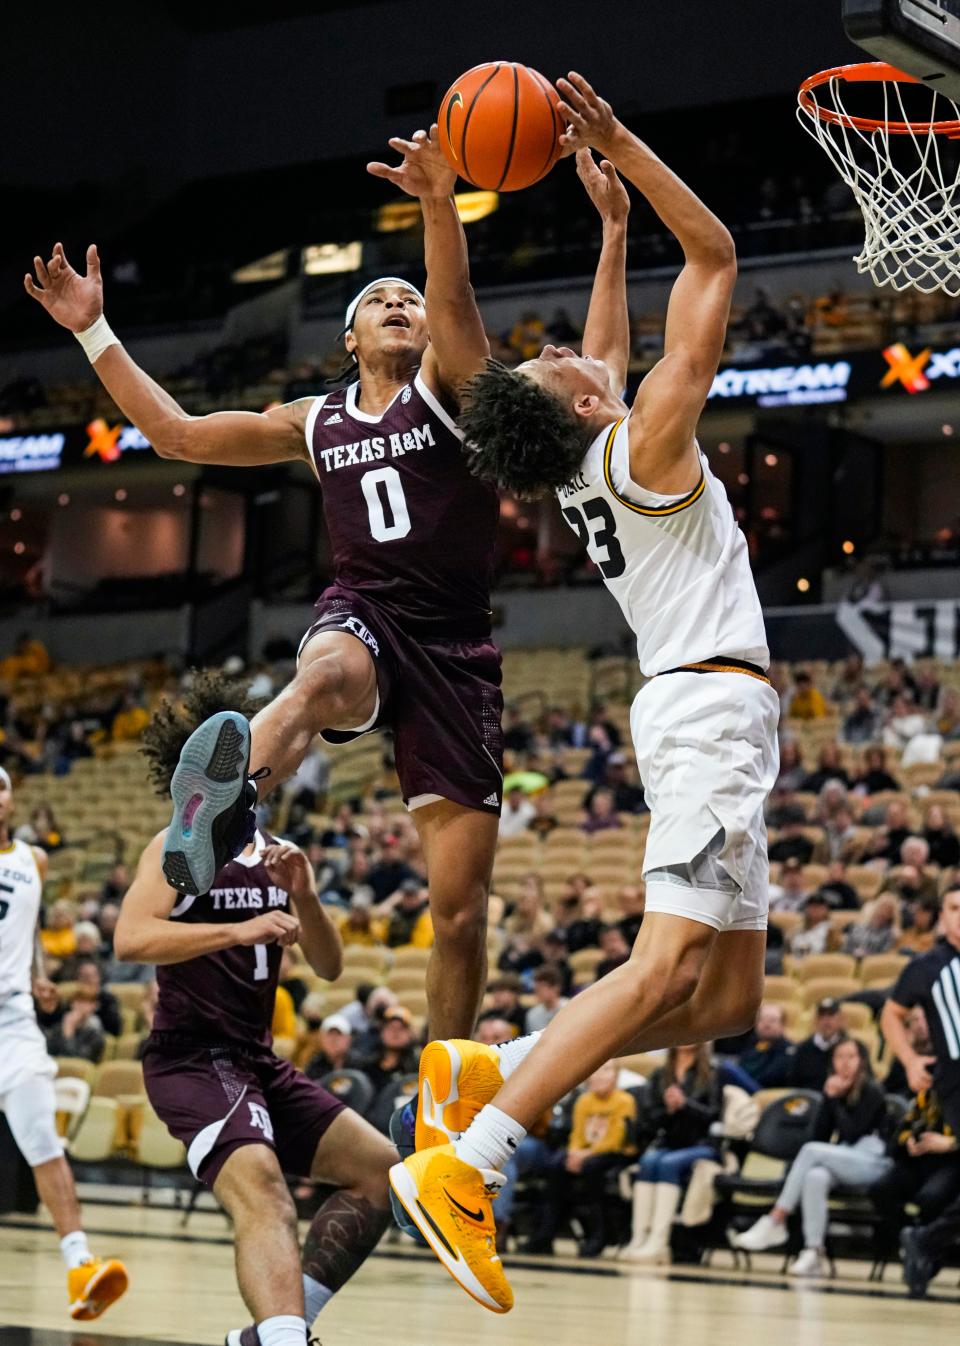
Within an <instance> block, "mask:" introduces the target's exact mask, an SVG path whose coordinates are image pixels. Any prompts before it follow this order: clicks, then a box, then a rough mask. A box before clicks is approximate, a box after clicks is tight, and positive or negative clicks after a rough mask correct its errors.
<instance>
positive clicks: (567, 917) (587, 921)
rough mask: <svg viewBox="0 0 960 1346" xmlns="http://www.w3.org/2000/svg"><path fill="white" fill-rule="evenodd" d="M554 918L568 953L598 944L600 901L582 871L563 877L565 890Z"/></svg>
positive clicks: (601, 904)
mask: <svg viewBox="0 0 960 1346" xmlns="http://www.w3.org/2000/svg"><path fill="white" fill-rule="evenodd" d="M557 921H558V923H559V926H560V929H561V930H562V931H563V933H564V936H565V938H566V941H567V949H568V951H569V952H570V953H579V951H580V950H581V949H596V948H598V947H599V944H600V932H601V931H602V929H603V902H602V900H601V898H600V894H599V893H598V892H597V890H596V889H595V888H593V887H591V885H590V880H589V878H588V877H587V876H586V874H574V875H571V877H570V878H569V879H567V891H566V892H565V893H563V894H562V895H561V897H560V899H559V901H558V902H557Z"/></svg>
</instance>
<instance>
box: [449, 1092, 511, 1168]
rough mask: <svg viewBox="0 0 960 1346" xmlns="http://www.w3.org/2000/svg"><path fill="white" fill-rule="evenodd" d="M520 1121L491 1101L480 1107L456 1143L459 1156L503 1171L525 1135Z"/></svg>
mask: <svg viewBox="0 0 960 1346" xmlns="http://www.w3.org/2000/svg"><path fill="white" fill-rule="evenodd" d="M526 1134H527V1133H526V1131H525V1130H524V1129H523V1127H522V1126H521V1125H520V1123H519V1122H515V1121H514V1120H513V1118H512V1117H508V1116H507V1114H506V1113H505V1112H501V1111H500V1109H499V1108H495V1107H494V1106H493V1104H492V1103H488V1104H487V1105H486V1107H483V1108H481V1109H480V1111H479V1112H478V1113H477V1115H476V1117H474V1119H473V1121H472V1122H471V1123H470V1125H469V1126H468V1127H467V1129H466V1131H464V1133H463V1135H462V1136H461V1137H460V1139H459V1140H458V1141H457V1142H456V1144H455V1145H454V1147H453V1148H454V1150H455V1151H456V1155H457V1158H458V1159H462V1160H463V1161H464V1163H466V1164H473V1166H474V1168H493V1169H497V1170H500V1169H502V1168H503V1166H504V1164H505V1163H506V1162H507V1160H508V1159H509V1158H510V1156H511V1155H512V1154H514V1153H515V1152H516V1149H517V1146H518V1145H519V1144H520V1142H521V1141H522V1140H523V1138H524V1136H525V1135H526Z"/></svg>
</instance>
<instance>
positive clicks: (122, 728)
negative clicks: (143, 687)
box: [110, 692, 150, 743]
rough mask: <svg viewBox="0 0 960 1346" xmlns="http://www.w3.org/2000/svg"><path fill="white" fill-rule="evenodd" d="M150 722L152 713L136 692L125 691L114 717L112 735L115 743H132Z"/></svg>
mask: <svg viewBox="0 0 960 1346" xmlns="http://www.w3.org/2000/svg"><path fill="white" fill-rule="evenodd" d="M149 723H150V714H149V712H148V711H147V710H146V708H145V707H144V706H143V705H141V703H140V699H139V697H138V696H137V694H136V693H135V692H124V694H123V697H122V698H121V701H120V709H119V710H118V711H117V713H116V715H115V716H114V717H113V723H112V724H111V726H110V737H111V738H112V739H113V741H114V743H132V742H134V741H135V740H136V739H138V738H139V737H140V735H141V734H142V733H143V731H144V729H146V727H147V725H148V724H149Z"/></svg>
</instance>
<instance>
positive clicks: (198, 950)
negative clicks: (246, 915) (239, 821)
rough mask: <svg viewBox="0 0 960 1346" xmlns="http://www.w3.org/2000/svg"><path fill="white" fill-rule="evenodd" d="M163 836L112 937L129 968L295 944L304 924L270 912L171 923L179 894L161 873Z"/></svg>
mask: <svg viewBox="0 0 960 1346" xmlns="http://www.w3.org/2000/svg"><path fill="white" fill-rule="evenodd" d="M163 837H164V834H163V833H162V832H161V833H160V834H159V835H158V836H156V837H154V839H153V840H152V841H151V842H150V844H149V846H147V847H146V849H145V850H144V852H143V854H142V855H141V857H140V863H139V864H138V866H137V873H136V876H135V878H134V880H133V883H132V884H131V885H130V887H129V889H128V891H127V894H126V896H125V897H124V899H123V905H122V906H121V908H120V917H119V920H118V921H117V928H116V930H115V932H114V937H113V950H114V953H115V954H116V956H117V957H118V958H119V959H120V960H121V961H122V962H125V963H156V964H163V963H185V962H186V961H187V960H188V959H190V958H200V957H201V956H202V955H203V954H205V953H216V952H218V950H220V949H229V948H232V947H233V946H234V945H235V944H243V945H247V946H250V945H253V944H281V945H288V944H293V943H295V942H296V939H297V937H298V935H299V933H300V923H299V922H298V921H297V920H296V919H295V917H293V916H289V915H288V914H287V913H286V912H284V911H268V912H265V913H264V914H263V915H262V916H254V917H253V918H252V919H251V920H249V921H229V922H226V923H224V924H223V925H214V924H213V923H209V924H208V923H204V924H201V923H200V922H197V923H196V924H195V925H194V924H191V925H177V924H176V922H174V921H171V920H170V919H169V917H170V913H171V912H172V911H173V908H174V906H175V905H176V903H177V902H179V901H180V894H179V893H177V892H175V891H174V889H173V888H171V887H169V886H168V884H167V883H166V881H165V880H164V877H163V871H162V870H161V868H160V858H161V854H162V851H163Z"/></svg>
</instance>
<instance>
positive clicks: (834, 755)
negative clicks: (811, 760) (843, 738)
mask: <svg viewBox="0 0 960 1346" xmlns="http://www.w3.org/2000/svg"><path fill="white" fill-rule="evenodd" d="M832 780H836V781H839V782H840V783H841V785H846V786H849V784H850V777H849V775H848V774H847V771H846V768H845V767H844V766H843V765H842V764H841V762H840V749H839V748H838V747H837V745H836V743H824V745H823V747H822V748H821V749H820V754H819V756H818V758H817V769H816V771H811V772H810V774H809V776H807V777H806V779H805V780H804V782H803V785H802V787H801V788H802V789H804V790H809V791H810V792H811V794H819V793H820V791H821V790H822V789H823V787H824V786H825V785H826V783H827V781H832Z"/></svg>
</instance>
